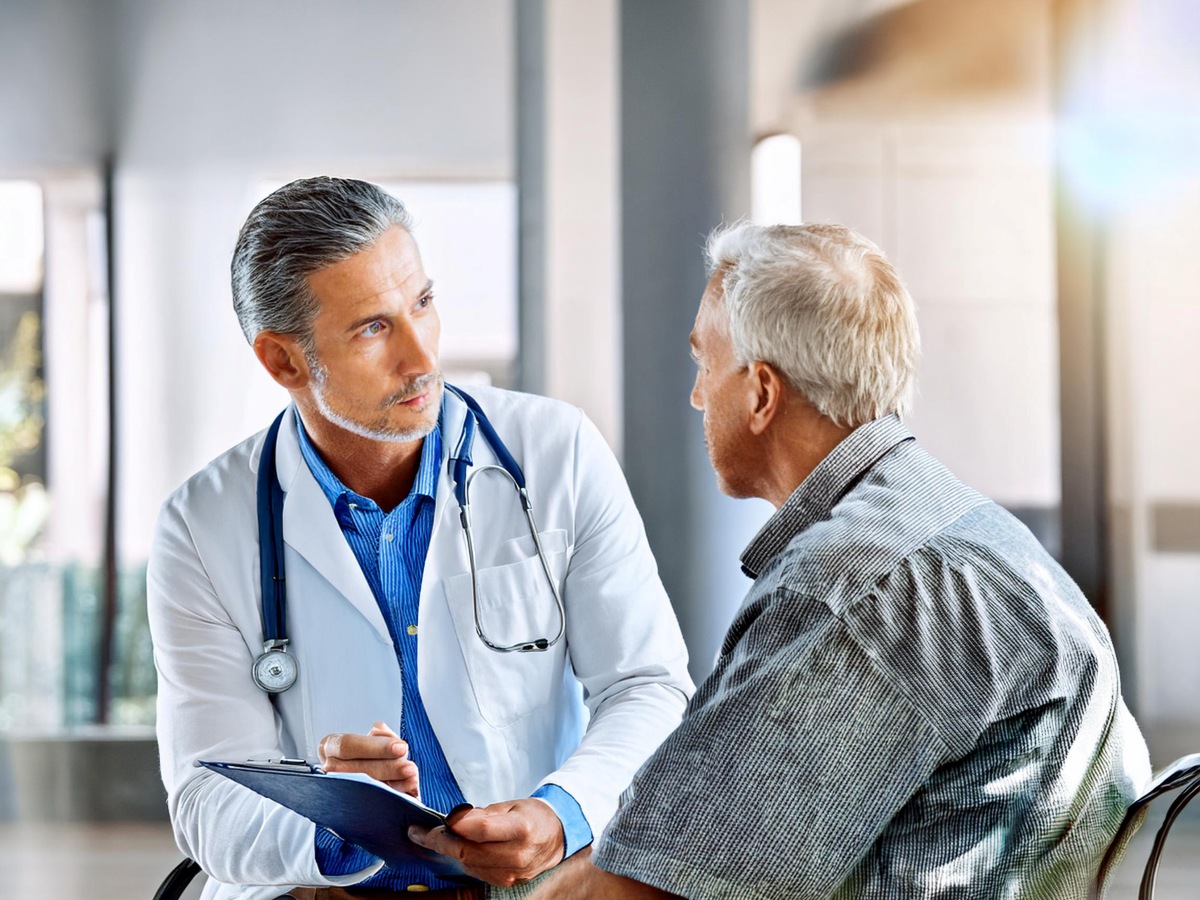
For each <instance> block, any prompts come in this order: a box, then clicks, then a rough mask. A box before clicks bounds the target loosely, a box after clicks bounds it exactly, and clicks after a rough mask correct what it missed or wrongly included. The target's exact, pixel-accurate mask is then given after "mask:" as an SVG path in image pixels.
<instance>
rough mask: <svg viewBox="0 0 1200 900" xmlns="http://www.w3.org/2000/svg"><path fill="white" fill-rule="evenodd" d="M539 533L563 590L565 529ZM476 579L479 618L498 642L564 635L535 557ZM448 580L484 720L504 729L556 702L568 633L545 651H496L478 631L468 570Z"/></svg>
mask: <svg viewBox="0 0 1200 900" xmlns="http://www.w3.org/2000/svg"><path fill="white" fill-rule="evenodd" d="M541 539H542V546H543V549H544V551H545V553H546V561H547V563H548V564H549V566H550V572H551V573H552V574H553V576H554V578H555V583H556V586H557V587H558V588H559V590H560V592H561V591H562V582H563V574H564V572H565V569H566V555H567V554H566V532H562V531H558V532H555V531H551V532H547V533H544V534H542V535H541ZM530 543H531V544H532V541H531V542H530ZM478 582H479V623H480V625H481V626H482V628H483V632H484V634H485V635H487V638H488V640H490V641H491V642H492V643H493V644H497V645H501V646H507V645H510V644H516V643H518V642H524V641H533V640H537V639H538V638H546V639H547V640H549V639H553V637H554V636H555V635H556V634H557V633H558V630H559V622H560V620H559V615H558V606H557V604H555V602H554V595H553V593H551V591H550V585H549V583H548V582H547V581H546V575H545V573H544V572H543V571H542V564H541V561H540V560H539V559H538V557H537V556H536V555H535V556H531V557H528V558H525V559H522V560H521V561H520V562H515V563H510V564H508V565H501V566H491V567H488V568H484V569H480V570H479V573H478ZM442 586H443V590H444V593H445V595H446V603H447V604H448V606H449V607H450V616H451V618H452V619H453V621H454V631H455V633H456V634H457V636H458V643H459V647H460V648H461V650H462V655H463V661H464V662H465V663H466V667H467V673H468V675H469V676H470V679H471V688H472V690H473V691H474V694H475V702H476V705H477V706H478V707H479V714H480V716H481V717H482V718H483V720H484V721H486V722H487V723H488V724H490V725H492V726H494V727H496V728H505V727H507V726H509V725H511V724H512V723H514V722H516V721H518V720H519V719H522V718H524V717H526V716H528V715H529V714H530V713H533V712H535V711H536V710H538V709H541V708H542V707H543V706H545V705H546V704H547V703H548V702H550V700H551V698H552V697H553V696H554V692H555V691H556V690H560V689H561V687H562V683H563V665H564V661H565V656H566V643H567V642H566V636H565V634H564V636H563V639H562V640H560V641H559V642H558V643H557V644H555V645H554V646H553V647H550V648H549V649H548V650H544V651H532V652H527V653H521V652H515V651H514V652H512V653H500V652H498V651H496V650H492V649H491V648H490V647H488V646H486V645H485V644H484V643H483V641H482V640H480V638H479V635H478V634H477V633H476V630H475V612H474V603H473V600H472V593H471V575H470V573H469V572H467V573H464V574H461V575H455V576H453V577H451V578H447V579H446V580H445V581H444V582H443V583H442Z"/></svg>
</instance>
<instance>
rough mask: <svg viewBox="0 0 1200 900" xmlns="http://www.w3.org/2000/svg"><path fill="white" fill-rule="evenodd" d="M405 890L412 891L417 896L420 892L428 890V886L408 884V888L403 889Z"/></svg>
mask: <svg viewBox="0 0 1200 900" xmlns="http://www.w3.org/2000/svg"><path fill="white" fill-rule="evenodd" d="M405 890H406V891H412V892H413V893H414V894H419V893H421V892H422V891H427V890H429V885H427V884H410V885H409V886H408V887H406V888H405Z"/></svg>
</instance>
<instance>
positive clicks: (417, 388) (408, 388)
mask: <svg viewBox="0 0 1200 900" xmlns="http://www.w3.org/2000/svg"><path fill="white" fill-rule="evenodd" d="M432 388H436V389H437V390H438V391H439V392H440V391H441V389H442V372H441V370H440V369H439V370H437V371H436V372H428V373H426V374H425V375H418V376H417V377H416V378H410V379H409V380H408V382H407V383H406V384H405V385H404V387H403V388H401V389H400V390H398V391H396V393H394V394H392V395H391V396H389V397H388V398H387V399H386V400H384V401H383V404H382V405H381V408H382V409H387V408H388V407H391V406H395V405H396V404H397V403H404V402H405V401H407V400H411V399H412V398H413V397H416V396H417V395H418V394H423V393H425V392H426V391H428V390H430V389H432Z"/></svg>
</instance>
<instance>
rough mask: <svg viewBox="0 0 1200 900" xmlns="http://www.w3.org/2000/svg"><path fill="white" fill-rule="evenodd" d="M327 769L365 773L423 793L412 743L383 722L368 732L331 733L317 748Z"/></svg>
mask: <svg viewBox="0 0 1200 900" xmlns="http://www.w3.org/2000/svg"><path fill="white" fill-rule="evenodd" d="M317 753H318V754H319V756H320V759H321V768H322V769H324V770H325V771H326V772H362V773H363V774H365V775H370V776H371V777H372V778H374V779H375V780H377V781H382V782H383V783H384V784H386V785H388V786H389V787H392V788H395V789H396V790H398V791H400V792H401V793H405V794H410V795H412V796H413V797H419V796H420V787H419V775H418V773H417V764H416V763H415V762H413V761H412V760H411V759H409V758H408V744H407V743H405V742H404V741H402V740H401V739H400V735H398V734H396V732H394V731H392V729H390V728H388V727H387V725H385V724H383V723H382V722H376V723H375V724H374V725H372V726H371V730H370V731H369V732H367V733H366V734H327V735H325V737H323V738H321V744H320V746H319V747H318V748H317Z"/></svg>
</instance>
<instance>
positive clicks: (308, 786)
mask: <svg viewBox="0 0 1200 900" xmlns="http://www.w3.org/2000/svg"><path fill="white" fill-rule="evenodd" d="M197 765H199V766H203V767H204V768H206V769H209V770H211V771H213V772H216V773H218V774H219V775H223V776H225V777H226V778H229V779H232V780H233V781H236V782H237V783H238V784H241V785H244V786H245V787H248V788H249V789H250V790H252V791H254V792H255V793H256V794H259V795H261V796H263V797H266V798H267V799H268V800H274V801H275V802H276V803H278V804H280V805H281V806H286V807H287V808H288V809H290V810H293V811H294V812H297V813H299V814H300V815H302V816H304V817H305V818H306V819H309V820H311V821H313V822H315V823H316V824H317V825H320V826H322V827H324V828H328V829H329V830H330V831H332V832H334V833H335V834H336V835H337V836H338V837H340V838H342V840H345V841H348V842H350V843H351V844H357V845H358V846H359V847H362V848H363V849H364V850H366V851H368V852H369V853H373V854H374V855H375V856H378V857H379V858H380V859H382V860H383V861H384V863H385V864H386V865H403V864H412V863H420V864H422V865H425V866H427V867H428V868H429V869H431V870H432V871H434V872H436V873H437V874H438V875H441V876H442V877H444V878H450V879H454V880H458V881H464V882H472V883H473V882H475V879H473V878H471V877H470V876H469V875H466V874H465V873H464V872H463V869H462V865H461V864H460V863H459V862H458V860H455V859H451V858H450V857H447V856H442V855H441V854H440V853H434V852H433V851H432V850H426V849H425V848H424V847H418V846H417V845H416V844H414V843H413V842H412V841H410V840H409V839H408V827H409V826H410V825H419V826H421V827H422V828H437V827H438V826H440V825H445V824H446V817H445V815H444V814H442V813H440V812H438V811H437V810H435V809H431V808H430V807H428V806H426V805H425V804H424V803H421V802H420V801H419V800H416V799H415V798H413V797H409V796H408V795H407V794H402V793H400V792H399V791H396V790H393V789H392V788H390V787H388V786H387V785H386V784H383V783H382V782H379V781H376V780H375V779H373V778H371V777H370V776H368V775H361V774H357V773H347V772H329V773H326V772H322V771H321V770H320V769H318V768H316V767H314V766H311V765H309V764H307V763H305V762H304V761H303V760H288V761H285V762H282V763H280V762H275V763H260V762H244V763H234V762H210V761H205V760H200V761H198V762H197Z"/></svg>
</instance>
